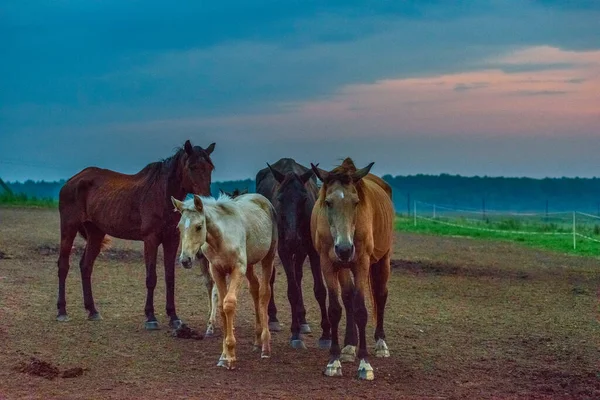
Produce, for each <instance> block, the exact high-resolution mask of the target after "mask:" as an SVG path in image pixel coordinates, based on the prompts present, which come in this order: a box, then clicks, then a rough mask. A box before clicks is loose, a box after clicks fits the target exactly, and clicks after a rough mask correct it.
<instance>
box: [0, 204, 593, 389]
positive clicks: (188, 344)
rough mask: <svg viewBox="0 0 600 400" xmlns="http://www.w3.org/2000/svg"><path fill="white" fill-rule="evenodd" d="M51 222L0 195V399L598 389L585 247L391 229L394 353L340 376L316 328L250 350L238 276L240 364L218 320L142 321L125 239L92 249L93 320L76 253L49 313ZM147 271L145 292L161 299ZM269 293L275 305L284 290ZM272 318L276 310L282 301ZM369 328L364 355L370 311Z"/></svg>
mask: <svg viewBox="0 0 600 400" xmlns="http://www.w3.org/2000/svg"><path fill="white" fill-rule="evenodd" d="M58 232H59V230H58V213H57V212H56V211H55V210H42V209H12V208H11V209H2V208H0V248H1V249H2V251H3V252H5V253H6V254H9V255H10V256H11V258H10V259H1V260H0V320H1V321H2V324H1V325H0V399H4V398H6V399H15V398H33V399H37V398H39V399H54V398H56V399H71V398H81V399H91V398H127V399H142V398H153V399H162V398H164V399H173V398H217V399H218V398H226V399H242V398H244V399H246V398H248V397H252V396H254V397H257V398H286V399H289V398H303V399H305V398H317V399H318V398H322V399H325V398H327V399H329V398H337V397H340V396H352V397H355V396H361V397H364V396H366V397H368V398H377V399H379V398H456V399H463V398H469V399H486V398H540V399H542V398H544V399H545V398H547V399H560V398H581V399H585V398H590V399H591V398H600V346H599V341H598V338H599V337H600V321H599V316H598V314H599V309H598V307H599V305H598V297H597V296H598V295H599V294H598V293H597V290H598V288H599V286H600V261H599V260H598V259H593V258H581V257H574V256H563V255H560V254H555V253H549V252H544V251H536V250H531V249H525V248H521V247H519V246H517V245H513V244H508V243H493V242H488V241H485V242H483V241H481V242H480V241H476V240H469V239H464V238H448V237H430V236H419V235H397V236H396V239H395V246H394V248H395V254H394V263H393V271H392V277H391V280H390V284H389V288H390V295H389V300H388V306H387V313H386V315H388V316H389V317H388V319H387V320H386V331H387V332H386V333H387V336H388V340H389V342H388V345H389V347H390V352H391V357H390V358H388V359H377V363H376V365H375V374H376V380H375V381H373V382H359V381H358V380H357V379H356V378H355V376H354V372H355V369H356V368H351V367H350V366H349V368H346V369H345V370H344V373H345V374H344V376H343V377H341V378H328V377H324V376H323V375H322V372H323V371H322V369H323V368H322V367H323V365H322V360H323V357H326V354H327V353H326V350H319V349H318V348H317V340H318V337H314V336H313V337H311V336H306V339H305V342H306V344H307V346H308V347H309V349H308V350H304V351H299V350H294V349H291V348H290V347H289V343H288V339H289V332H285V331H282V332H279V333H274V334H273V352H272V358H271V359H266V360H261V359H259V358H258V357H254V354H253V353H252V340H253V332H252V328H251V326H252V321H253V318H254V317H253V309H252V301H251V299H250V298H249V295H247V290H246V288H244V289H243V290H241V291H240V299H239V313H238V318H237V320H236V337H237V338H238V340H239V341H238V348H239V354H240V362H239V365H238V368H239V369H238V370H237V371H226V370H223V369H219V368H217V367H216V363H215V360H214V354H215V352H218V351H219V349H220V348H221V340H222V338H221V336H220V331H219V332H218V333H219V334H218V335H217V336H215V337H213V338H205V339H204V340H182V339H178V338H175V337H173V336H171V330H169V329H168V328H166V325H165V328H164V329H162V330H159V331H156V332H148V331H145V330H144V327H143V324H140V317H142V316H141V315H140V310H139V304H140V303H142V302H143V301H144V298H145V297H144V296H145V291H144V284H143V283H144V279H145V270H144V265H143V257H142V253H141V250H142V249H141V246H139V245H138V244H137V243H134V242H125V241H119V240H115V241H114V243H113V245H112V247H111V249H110V250H108V251H106V252H105V253H104V254H102V255H101V256H100V257H99V258H98V261H97V264H96V266H95V271H94V290H95V296H96V298H97V300H98V306H99V307H101V310H102V311H103V317H104V320H102V321H87V320H86V313H85V310H84V308H83V301H82V295H81V285H80V283H79V282H80V278H79V270H78V268H76V265H77V263H75V262H74V264H73V266H74V268H71V273H70V275H69V277H68V282H67V288H68V289H67V290H68V291H67V297H68V299H69V303H70V304H71V305H72V306H71V310H72V311H71V321H70V322H68V323H66V324H59V323H57V322H56V321H55V320H54V313H55V307H56V294H57V292H56V291H57V269H56V258H57V255H56V254H55V252H54V250H53V249H56V246H57V244H58ZM75 246H76V250H77V249H80V248H81V246H82V242H81V241H77V242H76V244H75ZM73 257H76V256H73ZM75 260H76V259H73V261H75ZM276 268H277V273H278V277H277V278H278V280H279V281H280V282H281V281H282V280H285V275H284V274H283V271H282V268H281V266H280V265H278V266H277V267H276ZM307 268H308V267H307ZM176 273H177V292H176V296H177V305H178V308H179V309H180V310H181V311H180V314H181V315H182V317H183V316H185V318H186V322H187V324H188V325H189V326H190V328H193V329H202V327H203V326H205V323H206V320H205V319H206V315H207V311H208V310H206V308H207V299H206V293H205V292H206V291H205V290H204V286H203V281H202V278H201V276H200V274H199V271H198V270H194V269H193V270H189V271H187V270H182V269H181V268H178V270H177V272H176ZM160 281H161V280H159V285H158V287H157V294H156V298H157V299H162V298H164V297H163V293H164V283H163V284H161V283H160ZM310 281H311V280H306V282H305V287H304V290H305V291H306V292H307V293H310V292H311V291H312V287H311V284H312V282H310ZM276 295H277V299H278V300H279V302H280V303H281V304H286V293H285V291H282V290H279V291H277V293H276ZM306 307H307V316H308V317H309V323H311V324H315V325H317V324H318V323H319V309H318V305H317V304H316V301H315V300H314V298H311V297H310V296H306ZM157 308H162V306H160V302H159V303H158V306H157ZM158 318H159V319H160V320H161V321H165V322H166V320H167V317H166V316H165V315H159V316H158ZM280 320H282V321H289V310H288V309H287V308H285V307H281V319H280ZM284 325H285V324H284ZM341 325H342V326H343V321H342V324H341ZM249 327H250V328H249ZM367 334H368V335H369V336H368V337H369V347H370V351H371V352H372V351H373V350H372V348H373V346H374V342H373V340H372V337H373V326H372V324H371V323H370V324H369V326H368V332H367ZM32 357H35V358H36V359H37V360H40V361H43V362H46V363H48V364H49V365H52V366H55V367H56V368H58V369H59V370H60V371H65V370H70V369H73V368H81V369H82V370H83V371H85V373H83V374H80V375H79V376H75V377H73V378H70V379H63V378H62V377H58V378H56V379H52V380H49V379H45V378H43V377H39V376H32V375H30V374H27V373H23V372H20V371H18V366H19V365H22V363H27V362H29V361H30V360H31V358H32ZM354 367H358V365H355V366H354ZM78 371H79V370H78ZM346 371H347V372H346ZM75 375H77V374H75Z"/></svg>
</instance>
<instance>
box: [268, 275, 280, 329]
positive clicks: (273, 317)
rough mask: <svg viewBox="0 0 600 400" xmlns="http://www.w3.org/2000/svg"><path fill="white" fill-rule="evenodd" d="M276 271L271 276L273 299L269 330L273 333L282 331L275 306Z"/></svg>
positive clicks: (270, 300)
mask: <svg viewBox="0 0 600 400" xmlns="http://www.w3.org/2000/svg"><path fill="white" fill-rule="evenodd" d="M275 275H276V274H275V270H274V269H273V274H272V275H271V280H270V282H269V285H270V286H271V298H270V299H269V329H270V330H271V331H273V332H279V331H281V324H280V323H279V320H278V319H277V306H276V305H275V290H274V289H273V286H274V285H275Z"/></svg>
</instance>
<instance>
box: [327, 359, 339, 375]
mask: <svg viewBox="0 0 600 400" xmlns="http://www.w3.org/2000/svg"><path fill="white" fill-rule="evenodd" d="M324 374H325V376H342V364H341V363H340V360H333V361H331V362H330V363H329V364H327V368H325V372H324Z"/></svg>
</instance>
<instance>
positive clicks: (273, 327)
mask: <svg viewBox="0 0 600 400" xmlns="http://www.w3.org/2000/svg"><path fill="white" fill-rule="evenodd" d="M269 330H270V331H271V332H281V324H280V323H279V321H273V322H269Z"/></svg>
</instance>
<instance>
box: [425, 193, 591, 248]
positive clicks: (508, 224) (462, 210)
mask: <svg viewBox="0 0 600 400" xmlns="http://www.w3.org/2000/svg"><path fill="white" fill-rule="evenodd" d="M413 208H414V209H413V223H414V226H417V225H418V221H428V222H430V223H435V224H440V225H445V226H451V227H455V228H462V229H468V230H473V231H482V232H493V233H498V234H508V235H543V236H564V237H567V236H570V237H571V238H572V242H573V249H577V242H578V240H579V241H581V240H589V241H591V242H595V243H600V216H597V215H593V214H589V213H585V212H581V211H557V212H512V211H501V210H486V209H480V210H475V209H472V208H470V207H450V206H447V205H438V204H434V203H428V202H422V201H418V200H415V201H414V205H413ZM473 214H477V215H480V216H481V218H480V219H474V218H473Z"/></svg>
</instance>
